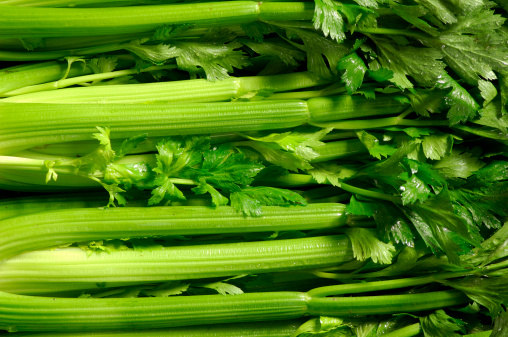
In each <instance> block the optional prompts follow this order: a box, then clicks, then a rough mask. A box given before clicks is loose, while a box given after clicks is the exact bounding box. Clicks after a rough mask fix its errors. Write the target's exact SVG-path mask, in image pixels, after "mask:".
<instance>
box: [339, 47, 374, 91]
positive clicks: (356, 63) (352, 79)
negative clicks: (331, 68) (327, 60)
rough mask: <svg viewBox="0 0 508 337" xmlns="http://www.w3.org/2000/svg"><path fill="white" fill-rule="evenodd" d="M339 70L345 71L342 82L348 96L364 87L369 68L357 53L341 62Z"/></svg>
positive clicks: (345, 57)
mask: <svg viewBox="0 0 508 337" xmlns="http://www.w3.org/2000/svg"><path fill="white" fill-rule="evenodd" d="M337 68H338V70H341V71H343V74H342V77H341V79H342V82H343V83H344V84H345V86H346V90H347V92H348V94H350V95H352V94H353V93H354V92H355V91H356V90H357V89H358V88H359V87H360V86H361V85H362V82H363V76H364V75H365V73H366V71H367V66H366V65H365V63H364V62H363V60H362V59H361V58H360V57H359V56H358V55H357V54H356V53H351V54H349V55H347V56H344V57H343V58H342V59H341V60H340V61H339V63H338V64H337Z"/></svg>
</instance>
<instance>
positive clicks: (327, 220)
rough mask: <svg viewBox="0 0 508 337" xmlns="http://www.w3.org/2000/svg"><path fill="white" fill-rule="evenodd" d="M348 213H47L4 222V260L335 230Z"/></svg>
mask: <svg viewBox="0 0 508 337" xmlns="http://www.w3.org/2000/svg"><path fill="white" fill-rule="evenodd" d="M344 210H345V206H344V205H342V204H312V205H308V206H306V207H301V206H296V207H277V206H266V207H263V216H262V217H245V216H243V214H241V213H238V212H237V211H236V210H234V209H233V208H231V207H228V206H222V207H217V208H211V207H199V206H194V207H193V206H168V207H162V206H161V207H145V208H137V207H128V208H113V209H69V210H57V211H48V212H42V213H36V214H30V215H26V216H21V217H16V218H12V219H5V220H3V221H1V222H0V228H2V230H1V231H2V237H1V238H0V260H3V259H7V258H10V257H13V256H15V255H17V254H19V253H22V252H26V251H31V250H36V249H42V248H47V247H54V246H58V245H62V244H68V243H73V242H79V241H91V240H108V239H122V238H125V237H129V238H140V237H160V236H169V235H196V234H218V233H242V232H265V231H287V230H304V229H318V228H333V227H338V226H342V225H344V224H345V223H346V221H347V219H346V216H345V213H344Z"/></svg>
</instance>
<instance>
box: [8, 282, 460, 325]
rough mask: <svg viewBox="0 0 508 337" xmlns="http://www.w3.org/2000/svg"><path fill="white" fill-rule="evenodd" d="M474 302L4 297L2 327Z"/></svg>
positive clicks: (434, 296)
mask: <svg viewBox="0 0 508 337" xmlns="http://www.w3.org/2000/svg"><path fill="white" fill-rule="evenodd" d="M467 302H469V299H468V298H467V296H465V295H463V294H462V293H461V292H458V291H438V292H431V293H420V294H407V295H382V296H369V297H329V298H320V297H312V296H310V295H309V294H308V293H301V292H271V293H250V294H240V295H234V296H224V295H201V296H192V297H189V296H175V297H162V298H160V297H155V298H51V297H37V296H23V295H14V294H8V293H5V292H0V328H3V329H5V330H8V331H11V332H13V331H41V332H42V331H91V330H105V329H125V328H127V327H128V328H129V329H131V330H132V329H147V328H162V327H177V326H188V325H201V324H217V323H233V322H256V321H266V320H283V319H294V318H299V317H302V316H305V315H311V316H348V315H375V314H391V313H404V312H415V311H422V310H432V309H438V308H444V307H449V306H454V305H459V304H464V303H467Z"/></svg>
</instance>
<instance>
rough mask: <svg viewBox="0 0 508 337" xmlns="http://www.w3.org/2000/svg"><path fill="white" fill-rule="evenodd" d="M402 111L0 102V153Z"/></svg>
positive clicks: (379, 102)
mask: <svg viewBox="0 0 508 337" xmlns="http://www.w3.org/2000/svg"><path fill="white" fill-rule="evenodd" d="M404 109H405V105H404V104H401V103H399V102H397V101H396V100H394V99H393V98H392V97H390V96H380V97H379V98H377V99H376V100H375V101H373V100H369V99H365V98H363V97H359V96H349V95H341V96H334V97H324V98H312V99H310V100H308V101H299V100H291V101H278V100H275V101H271V100H263V101H253V102H223V103H220V102H219V103H192V104H176V103H175V104H169V103H167V104H165V103H153V104H149V105H147V104H100V103H95V104H94V103H90V104H86V105H85V104H51V103H40V104H37V103H23V104H19V103H0V119H2V120H3V123H2V124H1V125H0V154H2V155H5V154H10V153H15V152H19V151H21V150H25V149H28V148H31V147H34V146H40V145H44V144H51V143H61V142H68V141H82V140H90V139H92V135H93V134H94V133H95V132H96V127H97V126H109V127H110V129H111V139H127V138H130V137H132V136H137V135H139V134H142V133H147V136H148V137H162V136H175V135H191V134H192V135H198V134H213V133H227V132H246V131H261V130H276V129H287V128H291V127H296V126H300V125H304V124H306V123H309V122H311V123H321V122H327V121H331V120H342V119H349V118H356V117H362V116H377V115H387V114H388V115H390V114H396V113H400V112H402V111H403V110H404ZM41 121H42V123H41Z"/></svg>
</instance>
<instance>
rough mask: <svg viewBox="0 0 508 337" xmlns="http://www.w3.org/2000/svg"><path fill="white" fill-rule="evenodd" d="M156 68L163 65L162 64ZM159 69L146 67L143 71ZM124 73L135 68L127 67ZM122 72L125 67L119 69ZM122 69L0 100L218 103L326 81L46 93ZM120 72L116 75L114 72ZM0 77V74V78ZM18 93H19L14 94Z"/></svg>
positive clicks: (236, 81) (259, 80)
mask: <svg viewBox="0 0 508 337" xmlns="http://www.w3.org/2000/svg"><path fill="white" fill-rule="evenodd" d="M162 67H163V68H160V69H167V68H164V67H166V66H162ZM156 69H159V68H156V67H150V68H147V69H143V70H142V71H141V72H144V71H152V70H156ZM129 71H130V72H129V73H128V74H136V73H137V71H136V70H134V69H132V70H129ZM123 72H125V70H124V71H123ZM123 72H121V71H120V72H118V71H115V72H112V73H105V74H96V75H94V76H97V78H94V77H90V76H83V77H78V78H73V79H72V80H70V79H69V80H60V81H57V82H55V83H45V84H41V85H35V86H25V87H23V88H20V89H18V90H14V91H10V92H4V93H3V94H1V95H3V96H6V97H7V96H16V97H9V98H6V99H3V100H2V101H3V102H22V103H90V102H95V103H98V102H107V103H147V102H158V101H163V102H175V103H188V102H220V101H229V100H231V99H232V98H234V97H238V96H241V95H243V94H245V93H248V92H252V91H257V90H262V89H264V90H273V91H276V92H278V91H288V90H296V89H301V88H307V87H313V86H317V85H320V84H324V83H327V81H325V80H322V79H319V78H318V77H317V76H315V75H313V74H312V73H310V72H301V73H292V74H283V75H273V76H249V77H239V78H235V77H229V78H227V79H225V80H221V81H216V82H211V81H208V80H206V79H195V80H183V81H173V82H155V83H143V84H129V85H109V86H90V87H80V88H68V89H65V90H58V91H53V92H49V91H48V90H54V89H58V88H64V87H67V86H71V85H75V84H80V83H84V82H90V81H93V80H96V79H101V80H102V79H107V78H113V77H118V76H124V75H128V74H127V73H125V74H124V73H123ZM117 73H118V74H120V75H117ZM0 79H1V77H0ZM18 95H19V96H18Z"/></svg>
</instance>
